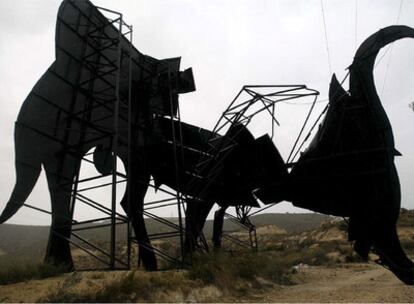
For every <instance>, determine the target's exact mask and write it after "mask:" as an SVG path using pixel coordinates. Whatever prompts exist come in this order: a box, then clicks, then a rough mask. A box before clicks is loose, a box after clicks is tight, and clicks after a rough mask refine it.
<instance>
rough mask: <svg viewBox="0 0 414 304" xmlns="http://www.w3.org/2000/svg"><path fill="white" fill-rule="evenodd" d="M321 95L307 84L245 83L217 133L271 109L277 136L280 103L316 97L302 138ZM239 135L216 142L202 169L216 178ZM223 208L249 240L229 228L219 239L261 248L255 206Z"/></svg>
mask: <svg viewBox="0 0 414 304" xmlns="http://www.w3.org/2000/svg"><path fill="white" fill-rule="evenodd" d="M263 91H265V92H263ZM243 93H245V94H244V95H246V93H247V96H248V97H247V99H246V98H243ZM318 96H319V92H318V91H316V90H313V89H309V88H307V87H306V86H305V85H245V86H243V87H242V89H241V90H240V91H239V93H238V94H237V95H236V97H235V98H234V99H233V101H232V102H231V103H230V105H229V106H228V107H227V109H226V110H225V111H224V112H223V114H222V116H221V117H220V119H219V120H218V122H217V123H216V125H215V127H214V129H213V133H214V134H217V133H219V132H223V131H224V130H228V129H229V128H230V127H231V126H233V125H235V124H242V125H243V126H245V127H247V125H248V124H249V123H250V122H251V121H252V119H253V118H254V117H255V116H257V115H258V114H260V113H263V112H265V113H266V112H267V113H268V114H269V116H270V118H271V130H272V133H271V138H273V137H274V129H275V124H276V125H278V126H279V125H280V124H279V122H278V121H277V119H276V117H275V107H276V104H278V103H283V102H289V101H292V100H296V99H300V98H304V97H313V102H312V104H311V107H310V110H309V113H308V115H307V117H306V119H305V122H304V125H303V127H302V129H301V131H300V132H299V135H298V140H299V138H300V137H301V136H302V133H303V130H304V127H305V125H306V123H307V121H308V119H309V117H310V115H311V113H312V111H313V109H314V106H315V104H316V101H317V98H318ZM236 136H237V133H235V134H233V136H231V137H230V138H228V139H229V140H228V141H221V143H220V145H219V148H217V147H213V146H212V149H211V151H209V152H208V153H207V155H208V156H206V157H204V158H203V159H201V161H200V163H199V164H197V166H198V167H199V171H200V172H202V171H203V170H205V168H207V167H210V168H211V169H210V170H209V173H210V176H212V177H213V178H214V175H215V171H218V170H219V165H220V162H222V161H223V159H224V157H223V153H224V155H226V154H228V153H230V152H231V149H232V148H233V147H234V146H235V145H237V143H236V142H235V141H234V138H235V137H236ZM215 140H217V139H216V138H212V139H211V141H215ZM298 140H297V141H296V142H295V144H294V146H293V147H292V152H291V154H292V153H293V151H294V150H295V149H296V148H297V142H298ZM219 155H220V156H219ZM289 158H290V156H289ZM287 166H289V164H287ZM206 187H207V186H206ZM201 191H203V190H201ZM272 206H273V205H272ZM267 208H268V207H264V208H261V209H259V211H256V212H254V213H253V214H256V213H258V212H260V210H265V209H267ZM222 209H223V210H221V212H218V213H216V216H219V217H220V216H221V217H222V218H223V217H224V218H227V219H228V220H229V221H230V222H232V223H233V224H236V225H237V226H239V227H241V228H242V229H243V230H245V231H247V233H248V235H249V237H248V241H245V240H241V239H238V238H237V237H235V236H232V235H231V234H230V232H229V231H222V232H221V235H219V236H217V238H218V242H219V243H220V244H221V239H222V238H225V239H227V240H229V241H231V242H233V243H235V244H236V245H238V246H241V247H245V248H249V247H250V248H251V249H252V250H254V251H256V250H258V243H257V235H256V227H255V226H254V224H253V223H252V222H251V221H250V216H251V215H253V214H250V212H251V209H252V208H251V207H248V206H236V207H235V209H236V216H234V215H231V214H229V213H227V212H225V210H226V209H227V207H226V206H225V207H222Z"/></svg>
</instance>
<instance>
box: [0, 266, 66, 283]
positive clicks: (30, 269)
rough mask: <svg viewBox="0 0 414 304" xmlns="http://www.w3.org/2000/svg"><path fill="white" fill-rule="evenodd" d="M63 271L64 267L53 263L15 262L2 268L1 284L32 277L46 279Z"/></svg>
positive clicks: (0, 271)
mask: <svg viewBox="0 0 414 304" xmlns="http://www.w3.org/2000/svg"><path fill="white" fill-rule="evenodd" d="M62 272H63V268H61V267H57V266H54V265H51V264H44V263H39V264H32V263H29V262H27V263H25V264H14V265H11V266H9V267H8V268H6V269H3V270H0V285H6V284H12V283H17V282H22V281H27V280H31V279H44V278H48V277H53V276H56V275H58V274H61V273H62Z"/></svg>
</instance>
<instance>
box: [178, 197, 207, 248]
mask: <svg viewBox="0 0 414 304" xmlns="http://www.w3.org/2000/svg"><path fill="white" fill-rule="evenodd" d="M213 205H214V202H204V201H203V202H201V201H199V200H189V201H188V202H187V210H186V216H185V230H186V236H185V242H184V249H185V253H186V254H188V253H192V252H194V250H195V247H196V244H197V239H198V238H199V237H200V235H201V233H202V231H203V228H204V224H205V223H206V220H207V216H208V214H209V213H210V210H211V208H213Z"/></svg>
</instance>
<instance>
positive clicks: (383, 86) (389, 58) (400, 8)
mask: <svg viewBox="0 0 414 304" xmlns="http://www.w3.org/2000/svg"><path fill="white" fill-rule="evenodd" d="M403 2H404V1H403V0H400V6H399V8H398V14H397V20H396V21H395V24H398V22H399V21H400V17H401V11H402V6H403ZM393 48H394V43H392V44H391V46H390V56H389V57H388V61H387V65H386V67H385V75H384V81H383V82H382V88H381V96H383V93H384V88H385V83H386V82H387V76H388V70H389V67H390V63H391V57H392V50H393Z"/></svg>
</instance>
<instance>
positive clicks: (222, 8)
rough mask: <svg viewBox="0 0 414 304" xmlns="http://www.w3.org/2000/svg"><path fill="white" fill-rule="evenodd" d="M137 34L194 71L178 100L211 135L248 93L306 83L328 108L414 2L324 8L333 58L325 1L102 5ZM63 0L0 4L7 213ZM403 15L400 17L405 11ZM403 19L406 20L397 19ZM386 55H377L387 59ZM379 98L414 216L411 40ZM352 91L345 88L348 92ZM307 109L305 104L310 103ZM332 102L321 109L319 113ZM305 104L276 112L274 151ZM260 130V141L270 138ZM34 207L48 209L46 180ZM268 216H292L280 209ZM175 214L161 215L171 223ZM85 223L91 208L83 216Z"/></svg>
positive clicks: (1, 177)
mask: <svg viewBox="0 0 414 304" xmlns="http://www.w3.org/2000/svg"><path fill="white" fill-rule="evenodd" d="M94 3H95V4H96V5H98V6H102V7H107V8H110V9H114V10H117V11H120V12H122V13H123V14H124V18H125V20H126V22H127V23H129V24H132V25H133V26H134V45H135V46H136V47H137V48H138V49H139V50H140V51H141V52H143V53H145V54H148V55H150V56H153V57H155V58H159V59H162V58H169V57H176V56H181V57H182V69H185V68H187V67H193V71H194V76H195V81H196V86H197V91H196V92H193V93H189V94H186V95H183V96H182V97H181V99H180V100H181V114H182V119H183V120H184V121H186V122H189V123H192V124H195V125H199V126H201V127H204V128H209V129H211V128H213V127H214V124H215V122H216V121H217V120H218V118H219V117H220V115H221V113H222V112H223V110H224V109H225V108H226V106H227V105H228V103H229V102H230V101H231V100H232V98H233V97H234V96H235V95H236V93H237V92H238V91H239V90H240V88H241V87H242V86H243V85H245V84H306V85H307V86H308V87H309V88H312V89H316V90H318V91H320V92H321V96H320V98H319V99H321V100H324V99H326V95H327V90H328V86H329V82H330V78H331V73H333V72H334V73H336V74H337V75H338V78H340V79H342V78H343V77H344V76H345V74H346V68H347V67H348V66H349V65H350V64H351V62H352V59H353V56H354V53H355V50H356V48H357V46H358V45H359V44H360V43H361V42H362V41H363V40H364V39H365V38H367V37H368V36H369V35H371V34H373V33H374V32H375V31H377V30H379V29H380V28H383V27H386V26H388V25H392V24H395V23H396V22H397V21H398V23H399V24H404V25H408V26H411V27H414V1H413V0H405V1H402V2H400V1H397V0H358V1H356V0H349V1H345V0H343V1H339V0H329V1H328V0H324V1H323V7H324V12H325V19H326V33H327V38H328V48H329V58H330V60H328V52H327V46H326V40H325V34H324V26H323V18H322V7H321V1H320V0H272V1H271V0H267V1H265V0H254V1H253V0H251V1H247V0H234V1H230V0H208V1H194V0H174V1H166V0H164V1H163V0H117V1H113V0H95V1H94ZM59 4H60V1H59V0H0V54H1V56H0V71H1V73H0V103H1V105H2V109H1V111H0V138H1V139H2V140H1V143H0V161H1V165H2V166H1V171H0V198H1V199H0V208H1V209H3V207H4V206H5V204H6V202H7V200H8V198H9V195H10V193H11V191H12V188H13V185H14V176H15V174H14V143H13V128H14V121H15V120H16V117H17V114H18V111H19V109H20V106H21V104H22V102H23V100H24V99H25V97H26V96H27V94H28V93H29V92H30V90H31V88H32V87H33V85H34V84H35V82H36V81H37V80H38V79H39V78H40V77H41V75H42V74H43V73H44V72H45V71H46V69H47V68H48V66H49V65H50V64H51V63H52V62H53V60H54V54H55V50H54V31H55V22H56V14H57V10H58V7H59ZM400 4H402V6H401V11H400V10H399V8H400ZM399 11H400V14H399ZM382 54H384V52H382V53H381V54H380V56H379V57H381V56H382ZM375 80H376V84H377V90H378V93H379V95H380V98H381V99H382V102H383V104H384V107H385V109H386V111H387V113H388V115H389V117H390V120H391V123H392V125H393V128H394V136H395V139H396V148H397V149H398V150H399V151H400V152H401V153H402V154H403V156H402V157H399V158H397V160H396V162H397V167H398V170H399V175H400V180H401V187H402V206H403V207H405V208H414V187H412V184H413V181H414V172H413V170H412V168H413V164H414V143H413V140H412V138H413V135H414V112H413V111H412V110H411V109H410V108H409V107H408V104H409V103H410V102H412V101H414V41H413V40H408V39H406V40H401V41H399V42H397V43H395V44H394V46H393V47H392V48H390V49H389V50H388V51H386V52H385V55H384V56H383V58H382V60H381V62H379V64H378V66H377V69H376V70H375ZM345 88H346V89H348V84H347V83H345ZM305 103H307V102H305ZM324 105H325V103H323V102H321V103H319V104H318V107H317V109H316V112H315V116H317V114H318V113H317V111H320V110H321V109H322V108H323V106H324ZM308 107H309V106H308V105H296V104H295V105H283V106H281V107H280V108H279V109H278V108H277V109H276V113H277V114H276V116H277V118H278V120H279V121H280V123H281V127H280V128H278V129H277V130H276V134H275V139H274V140H275V143H276V145H277V147H278V148H279V149H280V150H281V152H282V154H283V155H284V156H285V157H286V154H287V153H288V151H289V149H290V148H291V146H292V144H293V140H294V138H295V136H296V134H297V133H296V132H297V130H298V128H299V127H300V125H301V123H302V121H303V119H304V115H306V112H307V110H308V109H309V108H308ZM269 126H270V125H269V124H267V123H266V124H264V123H263V121H261V122H258V123H256V126H254V125H252V131H253V133H254V134H255V136H259V135H261V134H263V133H265V132H270V128H269ZM27 202H28V203H30V204H33V205H36V206H39V207H42V208H45V209H50V202H49V196H48V191H47V186H46V181H45V177H44V175H43V174H42V175H41V177H40V179H39V181H38V184H37V185H36V188H35V190H34V191H33V193H32V195H31V196H30V197H29V199H28V201H27ZM270 211H271V212H286V211H289V212H295V211H299V210H298V209H297V208H293V207H291V205H290V204H288V203H283V204H281V205H279V206H277V207H274V208H272V209H270ZM174 214H175V210H174V209H171V210H168V211H165V212H164V213H163V215H167V216H170V215H174ZM77 215H78V216H80V217H83V218H86V217H87V216H89V215H90V213H89V211H87V210H86V209H82V208H79V209H77ZM49 221H50V219H49V216H47V215H42V214H39V213H35V212H33V211H28V210H23V209H22V210H21V211H19V213H18V215H16V216H15V217H14V218H13V219H12V220H10V221H9V222H10V223H26V224H46V223H48V222H49Z"/></svg>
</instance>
